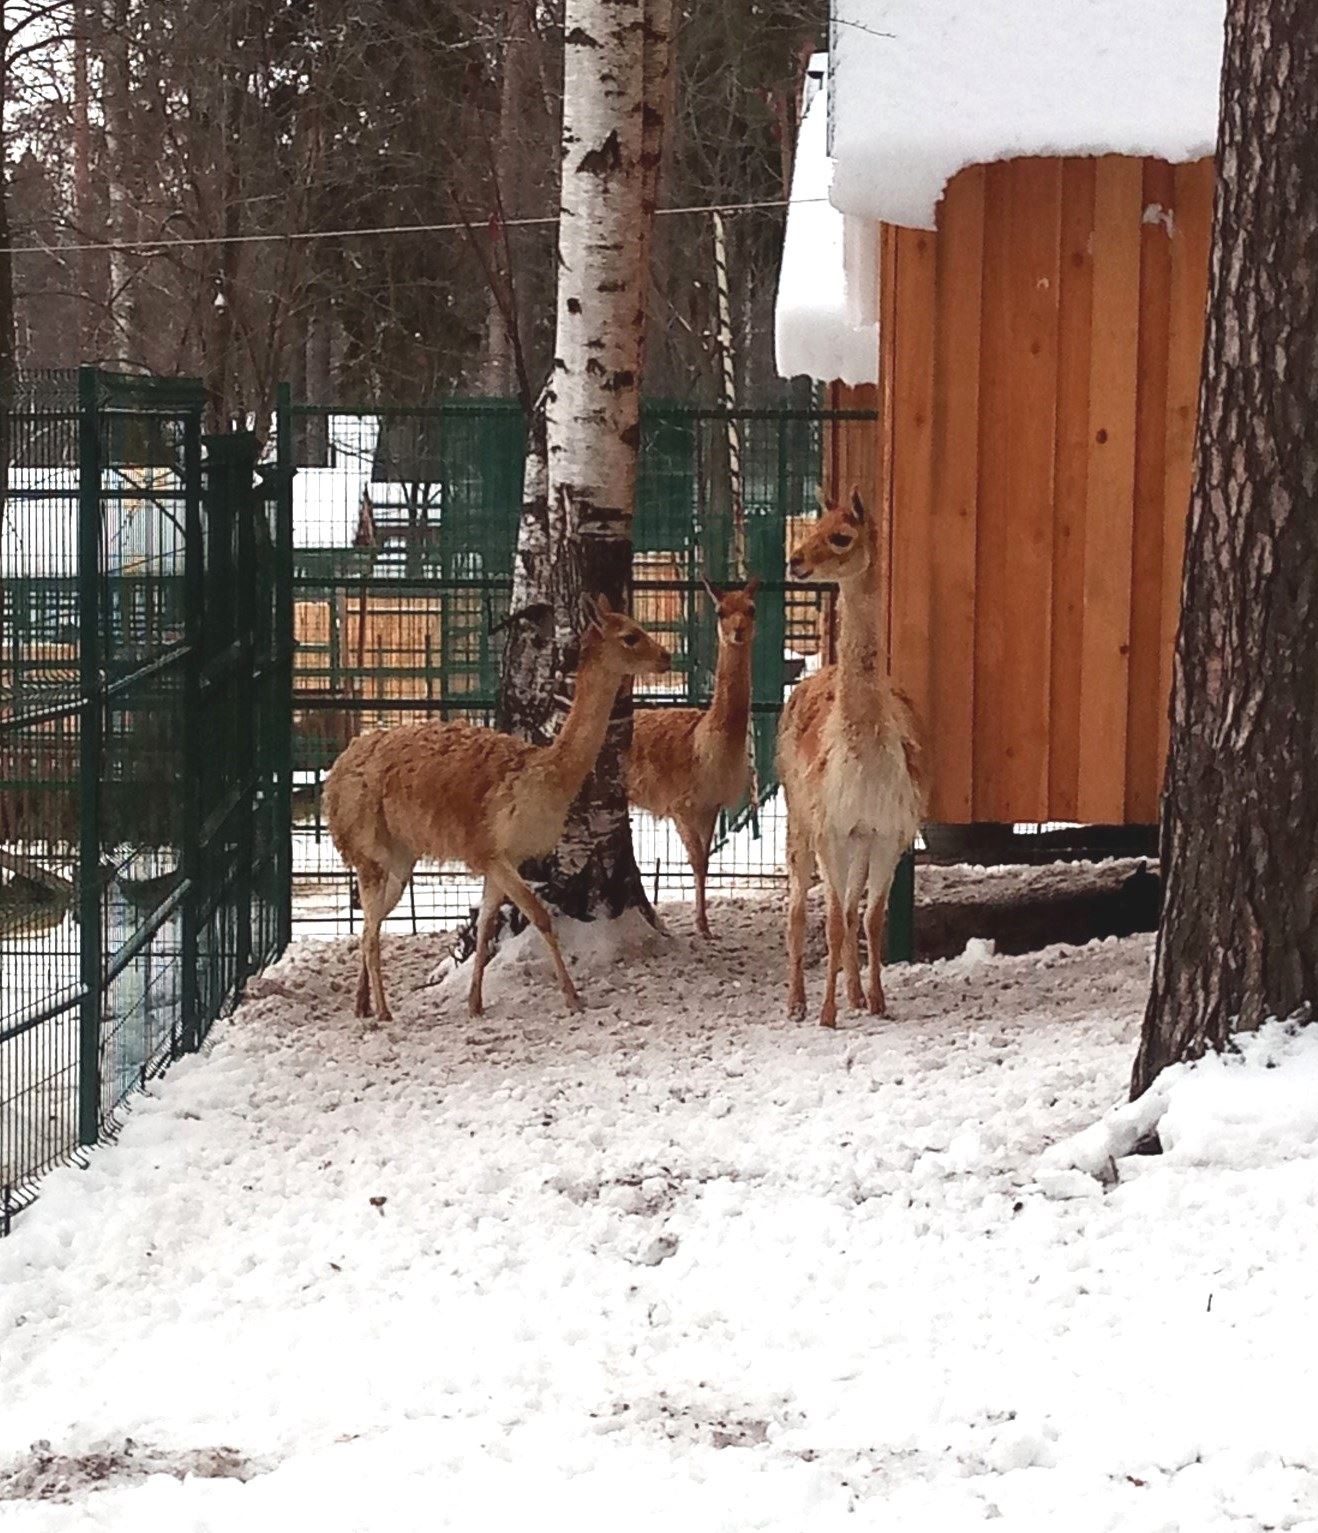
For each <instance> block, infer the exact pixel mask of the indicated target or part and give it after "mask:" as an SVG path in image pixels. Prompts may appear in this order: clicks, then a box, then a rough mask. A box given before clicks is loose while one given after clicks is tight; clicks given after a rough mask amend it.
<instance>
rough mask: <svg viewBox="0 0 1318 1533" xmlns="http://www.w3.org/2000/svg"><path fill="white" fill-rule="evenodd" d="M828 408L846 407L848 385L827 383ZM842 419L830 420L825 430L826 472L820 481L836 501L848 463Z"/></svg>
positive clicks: (827, 495)
mask: <svg viewBox="0 0 1318 1533" xmlns="http://www.w3.org/2000/svg"><path fill="white" fill-rule="evenodd" d="M827 390H828V394H827V398H828V408H829V409H830V410H841V409H843V408H844V405H843V400H844V399H845V397H846V393H847V390H846V385H845V384H842V383H838V382H837V381H836V380H835V381H834V382H832V383H830V384H828V385H827ZM842 424H843V423H842V422H841V421H829V423H828V425H827V427H826V428H825V431H824V473H823V478H822V481H821V483H820V486H819V487H820V489H821V490H822V491H823V492H824V496H825V498H826V499H828V500H832V501H836V499H837V497H838V485H839V484H840V483H841V482H842V477H843V474H844V472H845V470H846V464H845V463H844V461H843V457H844V454H845V452H846V438H845V436H844V433H843V430H842Z"/></svg>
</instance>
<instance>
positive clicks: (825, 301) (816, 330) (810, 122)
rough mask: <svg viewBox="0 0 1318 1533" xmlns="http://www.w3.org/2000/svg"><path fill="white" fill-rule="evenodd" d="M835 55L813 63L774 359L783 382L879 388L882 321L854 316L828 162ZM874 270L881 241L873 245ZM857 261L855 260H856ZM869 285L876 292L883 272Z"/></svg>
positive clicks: (780, 283) (780, 282) (798, 148)
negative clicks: (800, 378)
mask: <svg viewBox="0 0 1318 1533" xmlns="http://www.w3.org/2000/svg"><path fill="white" fill-rule="evenodd" d="M827 64H828V58H827V55H826V54H822V53H818V54H816V55H815V56H814V58H812V59H811V61H810V72H809V75H808V77H807V81H808V84H807V98H806V99H807V105H806V110H805V117H804V118H803V120H802V123H801V129H800V133H799V134H798V136H797V144H796V159H795V161H794V164H793V169H792V200H791V204H790V205H789V207H788V209H787V229H786V232H785V234H784V235H783V255H782V262H781V265H780V267H779V272H778V300H777V304H776V305H775V308H774V356H775V361H776V364H777V368H778V373H779V376H780V377H783V378H792V377H795V376H796V375H797V374H798V373H806V374H808V375H809V376H810V377H812V378H821V379H824V380H826V381H827V380H829V379H833V378H838V379H841V381H842V382H843V383H874V382H875V381H876V380H877V378H878V371H879V331H878V326H877V324H875V323H874V316H872V315H871V316H868V317H867V319H866V321H865V322H862V323H852V322H851V321H850V320H849V319H848V315H847V302H846V290H845V283H844V261H843V219H842V215H841V213H839V212H838V211H837V209H836V208H835V207H833V206H832V205H831V204H830V203H829V201H828V191H829V185H830V183H831V181H832V178H833V162H832V161H831V160H830V159H829V158H828V149H827V130H828V84H827V80H826V71H827ZM869 248H870V252H871V254H870V262H871V265H873V263H874V262H875V261H876V260H877V253H878V241H877V240H872V241H871V242H870V247H869ZM853 264H854V262H853ZM868 277H869V281H868V283H867V284H865V286H867V287H868V288H872V287H874V285H875V284H876V283H877V280H878V273H877V271H871V272H869V273H868Z"/></svg>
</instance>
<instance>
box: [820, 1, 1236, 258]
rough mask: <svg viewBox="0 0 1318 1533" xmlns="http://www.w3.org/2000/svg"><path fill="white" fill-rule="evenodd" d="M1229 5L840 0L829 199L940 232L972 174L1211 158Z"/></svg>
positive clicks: (874, 216)
mask: <svg viewBox="0 0 1318 1533" xmlns="http://www.w3.org/2000/svg"><path fill="white" fill-rule="evenodd" d="M1224 14H1225V5H1224V3H1223V0H837V6H836V25H835V27H834V29H833V35H834V39H835V44H834V54H833V79H832V88H833V92H834V101H833V120H834V126H833V143H832V152H833V158H834V162H835V171H834V176H833V186H832V198H833V202H834V204H835V206H836V207H838V208H840V209H841V210H842V211H843V212H845V213H847V214H848V215H851V216H854V217H858V218H862V219H865V220H869V221H872V222H877V221H887V222H889V223H896V224H905V225H908V226H909V227H912V228H919V229H932V228H933V227H934V210H935V207H936V205H937V202H938V199H939V198H940V197H941V196H942V193H943V187H944V186H945V185H946V184H947V182H948V181H949V180H951V178H952V177H953V176H954V175H955V174H956V172H957V171H958V170H960V169H962V167H964V166H966V165H976V164H981V163H984V162H988V161H992V160H1003V159H1010V158H1012V157H1014V156H1017V155H1034V154H1040V155H1054V154H1070V155H1089V154H1094V155H1097V154H1139V155H1152V156H1156V157H1158V158H1161V159H1165V160H1171V161H1173V162H1176V161H1181V160H1193V159H1198V158H1199V157H1200V156H1202V155H1206V154H1211V153H1212V152H1213V148H1214V146H1215V144H1216V141H1217V113H1218V84H1219V77H1220V74H1221V63H1222V41H1223V25H1224Z"/></svg>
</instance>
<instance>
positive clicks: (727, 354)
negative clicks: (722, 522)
mask: <svg viewBox="0 0 1318 1533" xmlns="http://www.w3.org/2000/svg"><path fill="white" fill-rule="evenodd" d="M710 217H711V218H712V219H713V222H714V277H715V286H716V288H717V291H718V348H719V355H720V356H721V357H722V359H723V404H724V407H725V408H726V410H727V412H728V487H729V489H730V491H731V494H732V574H733V576H734V578H736V579H737V580H745V578H746V505H745V502H744V501H743V499H742V493H741V430H740V428H739V427H738V425H737V419H736V415H735V414H734V411H735V410H736V408H737V374H736V370H735V368H734V365H733V356H732V303H731V300H730V299H729V297H728V241H727V234H726V231H725V230H724V227H723V215H722V213H720V212H718V211H717V209H716V210H715V211H714V212H713V213H711V214H710Z"/></svg>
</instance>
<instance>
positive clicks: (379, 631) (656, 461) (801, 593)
mask: <svg viewBox="0 0 1318 1533" xmlns="http://www.w3.org/2000/svg"><path fill="white" fill-rule="evenodd" d="M845 415H856V416H857V418H860V416H859V412H826V411H817V410H816V411H801V410H787V409H772V410H740V411H736V412H728V411H726V410H720V409H697V408H692V407H688V406H681V405H675V404H672V403H668V402H663V401H651V402H649V403H647V405H646V407H645V409H644V411H643V415H642V436H641V459H640V469H639V478H638V487H637V512H636V523H635V548H636V557H635V565H634V574H635V606H636V612H637V616H638V618H639V619H640V620H641V621H642V622H644V623H646V624H647V626H649V627H651V628H652V629H653V630H654V631H656V632H657V633H659V634H661V635H662V636H663V638H664V640H665V642H666V643H667V645H668V646H669V648H670V649H671V651H672V653H673V656H674V669H673V671H672V673H671V674H669V675H668V676H665V677H662V678H658V679H657V680H656V681H655V682H654V683H652V684H647V685H646V686H645V687H644V688H641V689H638V692H637V696H636V701H637V705H638V706H639V707H646V706H654V705H663V704H665V703H683V704H688V703H689V704H700V705H703V704H705V703H706V702H707V701H708V699H709V695H710V691H711V687H712V682H713V669H714V663H715V659H716V656H717V635H716V628H715V622H714V613H713V608H712V606H711V604H710V602H709V601H708V599H707V597H706V596H705V595H704V593H703V591H702V589H701V586H700V579H701V577H702V576H707V577H708V578H710V579H711V580H713V581H715V582H719V581H724V580H728V579H731V578H733V575H734V571H735V567H736V551H737V549H738V548H739V547H740V546H744V548H745V569H746V573H748V574H758V575H759V576H760V577H761V578H762V580H763V581H764V587H763V591H762V595H761V597H760V599H759V601H758V602H757V608H758V621H757V631H756V639H755V648H754V673H753V675H754V684H753V702H752V708H753V715H752V716H753V734H754V747H755V760H756V765H757V769H758V780H759V789H758V793H757V795H756V797H755V799H754V801H753V802H751V803H748V804H747V805H745V806H744V807H743V808H742V810H741V811H740V812H739V813H736V814H733V815H729V816H727V817H726V818H725V821H724V823H723V825H722V826H721V829H720V834H719V841H718V843H717V849H716V854H715V857H714V861H713V864H712V868H711V886H712V887H713V888H715V889H717V888H719V887H724V888H730V887H733V886H735V887H739V888H763V887H766V886H773V885H775V884H776V883H777V882H778V881H779V880H781V878H782V876H783V855H782V850H783V832H784V823H783V808H782V801H781V795H780V794H779V793H778V785H777V783H776V781H775V780H774V774H773V759H774V749H773V746H774V735H775V732H776V728H777V720H778V715H779V712H780V711H781V708H782V703H783V698H784V695H785V692H786V689H787V688H789V687H790V686H791V684H792V683H793V682H794V681H795V680H796V679H797V678H798V676H799V675H800V674H801V673H802V672H803V670H804V669H805V668H807V667H809V666H811V665H814V664H816V663H818V661H819V658H820V653H821V646H823V644H824V643H825V634H826V632H827V630H828V623H829V609H830V603H831V600H832V595H831V592H830V591H829V590H828V589H827V588H825V587H802V586H799V585H792V584H790V583H789V582H788V581H787V580H786V578H785V577H786V553H787V548H788V544H789V542H790V541H791V539H792V536H793V533H794V524H795V523H796V522H797V521H798V519H802V518H807V517H813V516H814V515H815V513H816V511H817V503H816V491H817V488H818V486H819V484H820V482H821V475H822V468H823V463H822V459H823V443H824V434H825V431H826V430H827V429H828V427H829V425H830V423H831V422H833V421H835V420H838V419H841V418H843V416H845ZM867 418H872V417H867ZM279 421H280V424H279V430H278V433H277V435H278V441H279V443H280V455H279V461H280V463H281V466H283V467H284V468H285V469H296V470H297V476H296V480H295V484H294V496H295V507H296V512H295V526H294V555H293V558H294V579H293V587H294V589H293V600H294V611H295V620H294V630H295V634H296V641H297V658H296V667H295V672H294V710H295V711H294V731H293V738H294V745H293V748H294V768H295V780H296V784H297V786H296V790H295V791H296V802H295V809H294V813H295V820H296V827H295V834H294V838H293V840H294V857H295V866H294V885H295V901H296V906H297V910H298V914H299V918H300V920H302V921H307V922H316V921H319V922H323V923H325V925H324V927H323V929H338V930H342V931H349V930H351V929H353V926H354V924H355V919H356V918H355V913H354V903H353V897H352V889H351V884H350V880H349V876H348V874H347V872H346V870H344V869H343V867H342V865H341V864H340V862H339V859H338V857H337V854H336V853H335V852H334V849H333V847H332V846H331V845H330V843H329V840H328V836H327V834H326V831H325V826H324V822H323V818H322V816H321V812H320V785H321V783H322V781H323V777H324V774H325V772H326V771H327V770H328V768H329V766H330V765H331V764H332V762H333V760H334V759H335V757H336V756H337V754H338V752H339V751H340V750H341V749H342V748H343V746H344V745H345V744H346V743H347V742H348V740H349V739H351V738H352V737H353V735H355V734H356V733H358V732H359V731H360V730H361V729H363V728H366V727H372V726H375V725H379V724H389V723H393V722H397V721H398V720H400V719H403V718H406V717H407V716H408V715H409V714H415V713H416V712H417V711H418V710H419V711H424V712H427V713H433V714H436V715H438V716H441V717H469V718H472V719H475V720H476V721H478V722H488V721H489V719H490V718H491V716H492V713H493V709H494V704H495V696H496V692H497V688H498V680H499V669H500V661H501V658H502V643H503V640H502V637H501V635H500V633H499V625H500V621H501V619H502V618H503V616H504V614H505V613H506V610H507V602H508V594H509V590H510V586H511V575H512V564H513V554H514V549H515V545H516V536H517V520H518V514H519V509H520V503H521V480H522V460H523V424H522V416H521V412H520V410H519V409H518V408H517V406H516V405H515V404H513V403H511V402H504V401H498V400H456V401H449V402H447V403H445V404H443V405H437V406H435V407H432V408H414V409H408V410H380V409H369V408H368V409H359V410H354V409H348V408H341V407H319V406H307V405H299V404H294V403H293V402H292V401H291V399H290V398H289V397H288V396H287V394H285V395H284V397H283V399H282V402H281V406H280V415H279ZM734 456H735V457H736V458H737V459H738V460H739V463H740V478H739V479H738V478H737V477H736V476H735V475H734V473H733V471H732V463H733V461H734ZM634 838H635V841H636V846H637V855H638V860H639V861H640V863H641V865H642V868H643V870H644V871H645V873H646V875H647V878H648V879H650V880H651V881H652V884H653V888H654V891H655V893H656V895H657V896H660V897H663V896H676V895H681V894H685V893H687V892H688V883H689V876H688V870H687V865H686V859H685V856H684V854H683V852H682V850H681V846H680V843H679V842H678V841H677V838H676V835H675V834H672V833H670V830H669V828H667V827H663V826H655V825H652V824H650V823H649V822H648V821H647V820H646V819H645V817H641V816H638V817H636V819H635V822H634ZM475 897H476V889H475V886H474V885H473V881H472V880H471V878H470V877H469V875H467V874H466V873H465V872H464V871H463V870H460V869H456V868H450V869H428V870H423V871H421V872H420V874H419V876H418V877H417V878H415V879H414V880H413V883H412V886H411V888H410V890H409V895H408V898H407V899H406V900H405V901H404V903H403V905H402V907H401V908H400V909H399V911H398V912H397V914H396V916H395V917H394V924H395V925H396V926H401V927H404V928H406V927H408V926H410V927H412V928H413V929H421V927H422V926H425V925H429V924H439V923H452V922H453V921H454V920H458V919H461V918H463V917H465V915H466V913H467V910H468V907H469V906H470V904H471V903H472V902H473V900H474V899H475Z"/></svg>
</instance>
